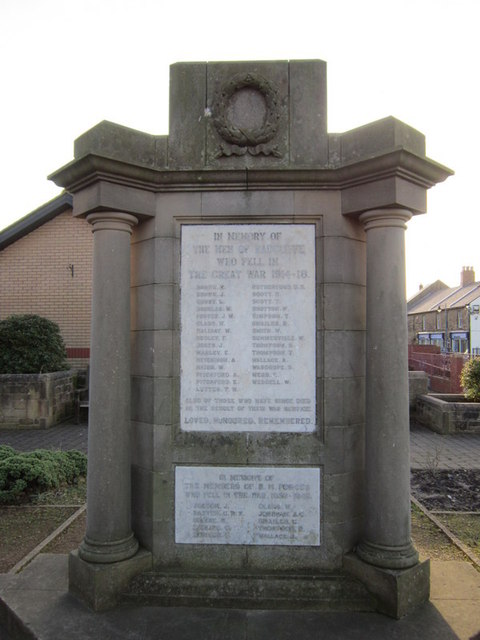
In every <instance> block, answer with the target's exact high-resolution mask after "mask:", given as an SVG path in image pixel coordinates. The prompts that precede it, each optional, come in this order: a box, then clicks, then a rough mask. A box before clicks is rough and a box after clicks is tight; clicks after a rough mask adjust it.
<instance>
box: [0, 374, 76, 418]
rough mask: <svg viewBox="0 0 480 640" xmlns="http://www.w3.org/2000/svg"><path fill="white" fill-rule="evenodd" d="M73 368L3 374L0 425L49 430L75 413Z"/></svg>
mask: <svg viewBox="0 0 480 640" xmlns="http://www.w3.org/2000/svg"><path fill="white" fill-rule="evenodd" d="M75 377H76V373H75V372H74V371H57V372H54V373H39V374H2V375H0V428H2V429H6V428H7V429H47V428H48V427H53V426H54V425H56V424H58V423H60V422H62V421H63V420H66V419H67V418H69V417H70V416H72V415H73V412H74V399H75Z"/></svg>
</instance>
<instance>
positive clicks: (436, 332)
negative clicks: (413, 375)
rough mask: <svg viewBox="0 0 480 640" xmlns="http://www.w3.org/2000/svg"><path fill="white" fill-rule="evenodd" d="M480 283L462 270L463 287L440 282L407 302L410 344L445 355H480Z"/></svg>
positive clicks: (470, 271) (472, 273)
mask: <svg viewBox="0 0 480 640" xmlns="http://www.w3.org/2000/svg"><path fill="white" fill-rule="evenodd" d="M479 310H480V282H475V272H474V270H473V267H463V268H462V272H461V274H460V285H459V286H457V287H448V286H447V285H446V284H444V283H443V282H441V281H440V280H437V281H436V282H434V283H433V284H431V285H429V286H428V287H426V288H424V289H421V290H420V291H418V293H416V294H415V295H414V296H413V297H412V298H410V300H408V302H407V314H408V342H409V344H411V345H436V346H438V347H440V348H441V350H442V351H444V352H453V353H466V352H467V353H474V354H475V353H476V354H478V353H480V313H479Z"/></svg>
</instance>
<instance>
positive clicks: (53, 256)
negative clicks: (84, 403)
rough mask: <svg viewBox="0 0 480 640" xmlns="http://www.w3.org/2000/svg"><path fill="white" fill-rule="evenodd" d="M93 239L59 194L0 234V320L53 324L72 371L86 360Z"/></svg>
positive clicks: (68, 197)
mask: <svg viewBox="0 0 480 640" xmlns="http://www.w3.org/2000/svg"><path fill="white" fill-rule="evenodd" d="M92 250H93V238H92V232H91V226H90V225H89V224H88V222H86V220H83V219H78V218H73V217H72V197H71V195H70V194H68V193H63V194H61V195H60V196H58V197H57V198H54V199H53V200H51V201H50V202H47V203H46V204H44V205H43V206H41V207H39V208H38V209H36V210H35V211H32V213H29V214H28V215H26V216H25V217H24V218H21V219H20V220H18V221H17V222H15V223H13V224H12V225H10V226H9V227H7V228H6V229H4V230H3V231H1V232H0V319H1V320H3V319H4V318H6V317H7V316H10V315H14V314H24V313H35V314H38V315H40V316H43V317H45V318H49V319H50V320H53V321H54V322H56V323H57V324H58V325H59V327H60V331H61V333H62V336H63V339H64V341H65V345H66V347H67V357H68V360H69V364H70V366H72V367H73V368H82V367H84V366H85V365H86V363H87V362H88V358H89V347H90V315H91V282H92Z"/></svg>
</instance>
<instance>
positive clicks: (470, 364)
mask: <svg viewBox="0 0 480 640" xmlns="http://www.w3.org/2000/svg"><path fill="white" fill-rule="evenodd" d="M460 382H461V385H462V387H463V391H464V393H465V397H466V398H468V399H469V400H473V401H474V402H480V358H471V359H470V360H467V362H466V363H465V364H464V365H463V369H462V373H461V376H460Z"/></svg>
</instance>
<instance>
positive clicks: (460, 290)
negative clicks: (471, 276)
mask: <svg viewBox="0 0 480 640" xmlns="http://www.w3.org/2000/svg"><path fill="white" fill-rule="evenodd" d="M437 282H439V281H437ZM477 298H480V282H472V283H471V284H467V285H465V286H464V287H462V286H458V287H447V286H444V288H442V289H436V290H433V291H431V292H430V294H429V295H427V296H423V297H421V298H420V299H418V300H415V298H413V299H411V300H410V301H409V302H408V307H407V308H408V314H409V315H411V314H415V313H428V312H429V311H438V309H445V308H447V309H455V308H463V307H466V306H467V305H468V304H470V303H472V302H474V301H475V300H477Z"/></svg>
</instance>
